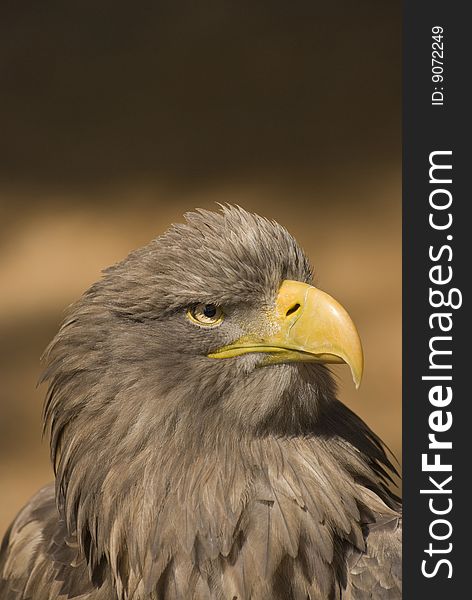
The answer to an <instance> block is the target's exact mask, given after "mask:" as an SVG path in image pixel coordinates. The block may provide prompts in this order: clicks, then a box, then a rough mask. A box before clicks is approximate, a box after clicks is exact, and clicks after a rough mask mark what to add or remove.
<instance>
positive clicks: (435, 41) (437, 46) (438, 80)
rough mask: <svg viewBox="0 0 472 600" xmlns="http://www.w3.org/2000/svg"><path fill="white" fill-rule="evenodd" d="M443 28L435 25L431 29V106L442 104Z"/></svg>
mask: <svg viewBox="0 0 472 600" xmlns="http://www.w3.org/2000/svg"><path fill="white" fill-rule="evenodd" d="M443 33H444V28H443V27H441V26H440V25H435V26H434V27H433V28H432V29H431V34H432V43H431V81H432V82H433V84H434V86H433V93H432V94H431V104H432V105H433V106H444V85H443V84H444V42H443V38H444V35H443Z"/></svg>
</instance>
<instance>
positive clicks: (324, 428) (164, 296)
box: [0, 205, 401, 600]
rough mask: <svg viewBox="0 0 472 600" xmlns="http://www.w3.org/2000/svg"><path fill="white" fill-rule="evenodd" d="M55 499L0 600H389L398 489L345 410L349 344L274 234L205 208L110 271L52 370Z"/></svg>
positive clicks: (28, 524)
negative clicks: (342, 379)
mask: <svg viewBox="0 0 472 600" xmlns="http://www.w3.org/2000/svg"><path fill="white" fill-rule="evenodd" d="M45 360H46V367H45V372H44V375H43V376H42V381H44V382H47V383H48V388H47V394H46V399H45V405H44V428H45V431H46V432H47V434H49V436H50V448H51V461H52V464H53V467H54V473H55V483H54V484H51V485H48V486H46V487H44V488H42V489H41V490H40V491H39V492H38V493H37V494H36V495H35V496H34V497H33V498H32V499H31V500H30V501H29V502H28V504H27V505H26V506H25V507H24V508H23V509H22V510H21V511H20V512H19V514H18V515H17V517H16V518H15V519H14V521H13V523H12V524H11V526H10V528H9V529H8V531H7V533H6V534H5V537H4V539H3V543H2V546H1V552H0V598H1V600H20V599H21V600H56V599H66V598H77V599H80V600H338V599H349V600H364V599H367V598H374V599H377V600H382V599H388V600H394V599H397V598H400V597H401V503H400V499H399V498H398V497H397V495H396V494H395V493H394V492H393V491H392V485H391V482H392V478H393V477H394V473H396V471H395V468H394V465H393V464H392V461H391V460H390V459H389V457H388V453H387V451H386V449H385V447H384V445H383V443H382V442H381V440H380V439H379V437H378V436H377V435H376V434H375V433H373V432H372V431H371V430H370V429H369V427H368V426H367V425H366V424H365V423H364V422H363V421H362V420H361V419H360V418H359V417H358V416H356V415H355V414H354V413H353V412H352V411H351V410H350V409H349V408H347V407H346V406H345V405H344V404H342V403H341V402H340V400H338V397H337V389H336V385H335V381H334V380H333V375H332V373H331V371H330V370H329V366H328V365H329V364H331V363H345V364H346V365H347V366H348V367H349V368H350V370H351V373H352V377H353V380H354V383H355V385H356V386H358V385H359V383H360V380H361V377H362V371H363V351H362V346H361V342H360V339H359V335H358V332H357V330H356V327H355V325H354V323H353V322H352V320H351V318H350V317H349V315H348V313H347V312H346V310H345V309H344V308H343V307H342V306H341V304H339V303H338V302H337V301H336V300H335V299H334V298H333V297H331V296H330V295H328V294H327V293H326V292H324V291H321V290H320V289H318V288H317V287H314V285H313V270H312V268H311V266H310V263H309V261H308V259H307V257H306V255H305V254H304V252H303V251H302V249H301V248H300V246H299V245H298V244H297V242H296V241H295V239H294V238H293V237H292V236H291V235H290V234H289V233H288V231H287V230H286V229H285V228H283V227H282V226H281V225H279V224H278V223H277V222H275V221H272V220H269V219H267V218H263V217H261V216H258V215H256V214H252V213H250V212H247V211H245V210H244V209H242V208H240V207H238V206H229V205H228V206H226V205H225V206H221V207H220V208H219V209H217V210H216V211H209V210H202V209H196V210H195V211H194V212H191V213H188V214H186V215H185V222H184V223H181V224H174V225H172V226H171V227H170V228H169V229H168V230H167V232H165V233H164V234H163V235H161V236H159V237H157V238H156V239H154V240H153V241H151V242H150V243H149V244H148V245H146V246H144V247H143V248H141V249H138V250H136V251H134V252H132V253H131V254H130V255H129V256H128V257H127V258H125V259H124V260H123V261H122V262H120V263H118V264H116V265H114V266H112V267H110V268H108V269H107V270H105V271H104V274H103V277H102V278H101V279H100V280H99V281H98V282H97V283H95V284H94V285H92V286H91V287H90V288H89V289H88V290H87V291H86V292H85V293H84V294H83V296H82V297H81V298H80V299H79V300H78V301H77V302H76V303H75V304H74V305H73V306H72V307H71V308H70V310H69V312H68V314H67V317H66V318H65V321H64V322H63V324H62V326H61V328H60V330H59V332H58V333H57V335H56V337H55V339H54V340H53V341H52V342H51V344H50V345H49V347H48V348H47V350H46V353H45Z"/></svg>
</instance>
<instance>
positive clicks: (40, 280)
mask: <svg viewBox="0 0 472 600" xmlns="http://www.w3.org/2000/svg"><path fill="white" fill-rule="evenodd" d="M327 5H328V3H321V2H316V1H314V0H307V1H300V0H295V1H293V2H287V1H286V0H285V1H283V2H282V1H278V0H273V1H271V2H268V1H267V2H257V3H246V2H236V1H232V2H230V1H228V0H218V1H217V0H215V1H213V2H208V1H204V2H198V3H196V2H181V1H178V0H176V1H174V2H154V3H133V4H131V3H120V2H116V1H114V2H111V1H102V2H99V3H97V2H93V3H92V2H87V1H82V2H75V1H72V2H67V3H62V4H57V5H55V4H53V3H51V2H47V1H46V2H41V3H37V2H33V1H25V2H21V3H10V4H9V5H8V4H7V3H5V4H4V5H3V7H2V9H1V13H2V18H1V19H0V286H1V293H0V344H1V345H0V357H1V360H0V486H1V493H0V535H1V534H2V533H3V530H4V529H5V528H6V526H7V524H8V522H9V521H10V519H11V518H12V517H13V516H14V515H15V513H16V512H17V510H18V509H19V508H20V506H21V505H22V504H23V503H24V502H25V501H26V500H27V499H28V497H29V496H30V495H31V494H32V493H33V492H34V491H35V490H36V489H37V488H38V487H39V486H40V485H42V484H43V483H44V482H47V481H48V480H50V479H51V476H52V473H51V469H50V467H49V462H48V451H47V442H46V441H44V442H41V407H42V399H43V396H44V391H45V390H44V389H36V388H35V384H36V381H37V379H38V376H39V373H40V368H41V367H40V363H39V357H40V355H41V352H42V350H43V349H44V347H45V346H46V345H47V343H48V342H49V340H50V339H51V338H52V336H53V335H54V333H55V331H56V329H57V327H58V325H59V323H60V321H61V319H62V316H63V309H64V308H65V307H66V306H67V305H68V304H70V303H71V302H72V301H73V300H74V299H75V298H76V297H77V296H78V295H79V294H80V293H81V292H82V291H83V290H84V289H85V288H86V287H87V286H89V285H90V284H91V283H92V282H93V281H94V280H96V279H97V278H98V277H99V275H100V270H101V269H102V268H104V267H106V266H108V265H109V264H111V263H113V262H115V261H116V260H118V259H121V258H122V257H123V256H124V255H126V254H127V253H128V252H129V251H130V250H131V249H133V248H135V247H137V246H139V245H142V244H144V243H146V242H147V241H149V239H151V238H152V237H154V236H156V235H157V234H159V233H161V232H163V231H164V230H165V229H166V228H167V227H168V226H169V224H170V223H171V222H173V221H178V220H181V219H182V213H183V212H185V211H186V210H189V209H192V208H194V207H207V208H211V207H215V202H217V201H222V202H232V203H238V204H241V205H242V206H244V207H245V208H248V209H250V210H254V211H256V212H259V213H261V214H264V215H266V216H268V217H271V218H275V219H277V220H278V221H280V222H281V223H282V224H284V225H285V226H286V227H287V228H288V229H289V230H290V231H291V232H292V233H293V234H294V235H295V236H296V237H297V239H298V240H299V242H300V243H301V244H302V245H303V246H304V248H305V249H306V251H307V252H308V254H309V256H310V257H311V259H312V261H313V263H314V265H315V269H316V273H317V279H318V284H319V285H320V287H322V288H323V289H326V290H327V291H329V292H330V293H331V294H333V295H334V296H335V297H336V298H338V299H339V300H341V301H342V302H343V304H344V305H345V306H346V307H347V308H348V309H349V311H350V313H351V314H352V316H353V318H354V320H355V321H356V323H357V325H358V328H359V330H360V333H361V337H362V338H363V342H364V348H365V354H366V370H365V379H364V381H363V384H362V386H361V389H360V391H359V392H355V390H354V388H353V385H352V383H351V382H350V377H349V373H348V372H347V369H346V368H343V367H339V368H336V373H337V374H338V375H339V378H340V386H341V398H342V399H343V400H344V401H345V402H346V403H348V404H349V405H350V406H351V407H353V408H354V410H355V411H356V412H357V413H359V414H360V415H361V416H362V417H363V418H365V419H366V420H367V422H368V423H369V424H370V425H371V427H372V428H373V429H374V430H375V431H376V432H377V433H379V434H380V435H381V436H382V437H383V439H384V440H385V441H386V442H387V444H388V445H389V446H390V447H391V449H392V450H393V451H394V452H395V454H396V455H397V456H398V457H399V454H400V445H401V437H400V436H401V429H400V426H401V418H400V409H401V362H400V361H401V214H400V197H401V196H400V194H401V189H400V185H401V179H400V177H401V172H400V169H401V149H400V136H401V125H400V95H401V89H400V62H401V52H400V6H401V5H400V3H398V2H382V3H380V2H376V1H375V0H369V1H362V0H359V1H358V2H356V3H351V2H347V1H340V2H336V3H331V5H329V7H328V6H327Z"/></svg>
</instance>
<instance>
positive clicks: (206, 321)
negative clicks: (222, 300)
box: [187, 303, 224, 326]
mask: <svg viewBox="0 0 472 600" xmlns="http://www.w3.org/2000/svg"><path fill="white" fill-rule="evenodd" d="M187 317H188V318H189V319H190V321H193V322H194V323H197V325H207V326H208V325H219V324H220V323H221V322H222V321H223V317H224V315H223V311H222V310H221V308H220V307H219V306H216V304H203V303H201V304H197V305H196V306H193V307H192V308H189V309H188V310H187Z"/></svg>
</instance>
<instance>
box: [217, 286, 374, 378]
mask: <svg viewBox="0 0 472 600" xmlns="http://www.w3.org/2000/svg"><path fill="white" fill-rule="evenodd" d="M257 329H258V332H257V333H250V334H248V335H245V336H243V337H242V338H240V339H239V340H237V341H236V342H234V343H233V344H231V345H229V346H224V347H223V348H220V349H219V350H217V351H216V352H213V353H212V354H209V355H208V356H209V357H210V358H231V357H234V356H240V355H241V354H248V353H252V352H263V353H267V354H268V357H267V359H266V361H265V362H264V364H274V363H286V362H317V363H347V364H348V365H349V367H350V368H351V373H352V378H353V380H354V383H355V386H356V388H358V387H359V385H360V382H361V379H362V371H363V368H364V356H363V352H362V345H361V340H360V338H359V334H358V333H357V329H356V327H355V325H354V323H353V322H352V320H351V317H350V316H349V315H348V313H347V312H346V310H345V309H344V308H343V307H342V306H341V305H340V304H339V303H338V302H337V301H336V300H335V299H334V298H332V297H331V296H329V295H328V294H326V293H325V292H322V291H321V290H319V289H317V288H315V287H313V286H311V285H308V284H306V283H302V282H300V281H290V280H286V281H284V282H283V283H282V285H281V287H280V290H279V293H278V296H277V300H276V302H275V307H274V309H272V310H270V311H269V313H268V322H267V323H266V324H263V325H262V326H261V327H257Z"/></svg>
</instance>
